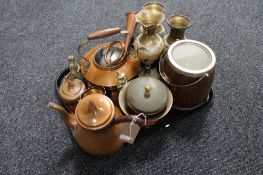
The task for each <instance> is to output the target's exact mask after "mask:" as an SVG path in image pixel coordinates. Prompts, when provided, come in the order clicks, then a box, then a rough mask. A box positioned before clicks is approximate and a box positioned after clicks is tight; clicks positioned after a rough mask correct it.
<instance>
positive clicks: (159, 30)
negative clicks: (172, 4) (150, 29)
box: [140, 2, 165, 36]
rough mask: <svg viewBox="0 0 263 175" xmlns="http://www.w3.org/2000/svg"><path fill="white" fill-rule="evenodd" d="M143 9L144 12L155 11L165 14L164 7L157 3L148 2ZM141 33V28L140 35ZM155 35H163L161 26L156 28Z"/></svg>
mask: <svg viewBox="0 0 263 175" xmlns="http://www.w3.org/2000/svg"><path fill="white" fill-rule="evenodd" d="M143 9H144V10H152V9H155V10H157V11H159V12H161V13H164V12H165V6H164V5H163V4H161V3H159V2H148V3H146V4H144V5H143ZM142 32H143V27H142V26H141V27H140V33H142ZM156 33H157V34H159V35H160V36H164V35H165V28H164V27H163V25H160V26H157V28H156Z"/></svg>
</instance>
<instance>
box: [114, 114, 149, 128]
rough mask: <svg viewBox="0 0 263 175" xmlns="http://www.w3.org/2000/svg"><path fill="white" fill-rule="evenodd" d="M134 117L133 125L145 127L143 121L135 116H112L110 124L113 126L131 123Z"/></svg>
mask: <svg viewBox="0 0 263 175" xmlns="http://www.w3.org/2000/svg"><path fill="white" fill-rule="evenodd" d="M135 117H136V120H135V122H134V123H136V124H138V125H139V126H140V127H144V126H146V123H145V120H143V119H141V118H140V117H138V116H137V115H124V116H116V115H115V116H114V118H113V121H112V123H113V124H119V123H125V122H132V121H133V120H134V118H135Z"/></svg>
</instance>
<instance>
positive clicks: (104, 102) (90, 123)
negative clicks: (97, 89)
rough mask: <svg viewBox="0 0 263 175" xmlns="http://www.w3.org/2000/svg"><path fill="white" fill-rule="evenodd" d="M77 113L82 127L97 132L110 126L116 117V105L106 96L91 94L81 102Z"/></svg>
mask: <svg viewBox="0 0 263 175" xmlns="http://www.w3.org/2000/svg"><path fill="white" fill-rule="evenodd" d="M75 112H76V118H77V121H78V123H79V124H80V125H81V126H82V127H84V128H86V129H90V130H97V129H101V128H104V127H105V126H107V125H108V124H110V122H111V121H112V119H113V116H114V105H113V103H112V101H111V99H109V98H108V97H107V96H105V95H102V94H91V95H88V96H85V97H84V98H83V99H81V100H80V102H79V103H78V105H77V107H76V111H75Z"/></svg>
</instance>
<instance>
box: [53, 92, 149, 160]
mask: <svg viewBox="0 0 263 175" xmlns="http://www.w3.org/2000/svg"><path fill="white" fill-rule="evenodd" d="M48 107H50V108H53V109H55V110H57V111H58V112H60V113H61V114H62V119H63V120H64V122H65V123H66V124H67V125H68V126H69V127H70V128H72V129H73V130H74V137H75V140H76V142H77V143H78V145H79V146H80V147H81V148H82V149H83V150H84V151H85V152H87V153H89V154H92V155H105V154H111V153H114V152H115V151H118V150H119V149H120V148H121V147H122V145H123V144H124V142H123V141H121V140H120V139H119V136H120V133H121V130H122V128H123V123H124V122H131V121H132V120H133V119H134V117H135V116H134V115H127V116H122V113H121V112H120V110H119V109H118V108H116V107H114V105H113V102H112V101H111V99H110V98H108V97H107V96H105V95H102V94H91V95H88V96H86V97H84V98H83V99H81V100H80V102H79V103H78V105H77V107H76V110H75V114H73V113H68V112H67V111H66V110H65V109H64V108H63V107H62V106H60V105H58V104H55V103H52V102H49V103H48ZM135 122H136V123H137V124H138V125H140V126H141V127H142V126H144V124H145V123H144V120H143V119H141V118H136V121H135Z"/></svg>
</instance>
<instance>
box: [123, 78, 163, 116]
mask: <svg viewBox="0 0 263 175" xmlns="http://www.w3.org/2000/svg"><path fill="white" fill-rule="evenodd" d="M125 98H126V101H127V105H128V107H129V108H130V109H131V110H132V111H134V112H136V113H144V114H145V115H148V116H151V115H155V114H158V113H159V112H162V111H163V110H164V109H165V107H166V104H167V99H168V97H167V88H166V86H165V85H164V84H163V83H162V82H161V81H160V80H158V79H156V78H152V77H140V78H137V79H134V80H132V81H131V82H130V84H129V86H128V88H127V91H126V96H125Z"/></svg>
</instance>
